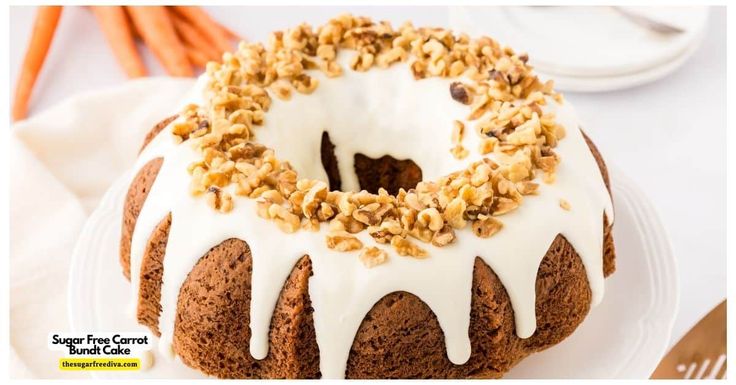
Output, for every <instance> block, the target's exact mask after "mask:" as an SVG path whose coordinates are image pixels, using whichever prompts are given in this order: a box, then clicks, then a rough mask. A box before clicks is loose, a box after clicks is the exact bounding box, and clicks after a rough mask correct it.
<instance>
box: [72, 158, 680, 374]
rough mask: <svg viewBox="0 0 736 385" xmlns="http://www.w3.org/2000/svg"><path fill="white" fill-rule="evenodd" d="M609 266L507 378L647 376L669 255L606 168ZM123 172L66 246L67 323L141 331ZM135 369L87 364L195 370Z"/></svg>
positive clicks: (641, 208) (158, 361)
mask: <svg viewBox="0 0 736 385" xmlns="http://www.w3.org/2000/svg"><path fill="white" fill-rule="evenodd" d="M611 175H612V185H613V196H614V205H615V209H616V222H615V225H614V239H615V242H616V251H617V260H616V265H617V271H616V273H615V274H614V275H613V276H612V277H611V278H609V279H608V280H607V281H606V295H605V298H604V299H603V302H602V303H601V304H600V305H599V306H597V307H596V308H594V309H592V310H591V312H590V314H589V316H588V318H587V319H586V320H585V322H583V324H582V325H581V326H580V327H579V328H578V330H577V331H576V332H575V333H574V334H573V335H572V336H570V337H569V338H568V339H566V340H565V341H563V342H562V343H560V344H558V345H556V346H554V347H552V348H550V349H548V350H546V351H544V352H541V353H538V354H535V355H533V356H531V357H529V358H527V359H526V360H524V361H522V362H521V363H520V364H519V365H518V366H517V367H515V368H514V369H513V370H511V372H509V373H508V375H507V377H509V378H648V377H649V374H650V373H651V372H652V371H653V370H654V368H655V367H656V365H657V363H658V362H659V360H660V358H661V357H662V355H663V354H664V352H665V349H666V347H667V345H668V342H669V337H670V332H671V329H672V323H673V320H674V317H675V312H676V310H677V301H678V297H679V294H678V285H677V272H676V262H675V259H674V257H673V255H672V252H671V250H670V246H669V242H668V240H667V237H666V235H665V232H664V229H663V227H662V225H661V224H660V223H659V220H658V218H657V215H656V213H655V212H654V211H653V208H652V206H651V205H650V204H649V202H648V201H647V199H646V198H645V197H644V196H643V195H642V194H641V193H640V192H639V191H638V190H637V189H636V187H635V186H633V185H632V183H631V182H630V181H629V180H628V179H626V178H625V177H623V176H622V175H621V174H620V173H618V172H616V171H615V170H612V174H611ZM129 180H130V175H126V176H124V177H121V178H120V179H119V180H118V181H117V182H116V183H115V184H114V185H113V186H112V187H111V188H110V189H109V190H108V192H107V193H106V194H105V196H104V197H103V199H102V201H101V203H100V205H99V207H98V208H97V209H96V210H95V211H94V212H93V213H92V215H91V216H90V218H89V220H88V221H87V223H86V225H85V227H84V229H83V231H82V234H81V235H80V237H79V240H78V241H77V245H76V248H75V250H74V254H73V259H72V264H71V268H70V277H69V289H68V290H69V317H70V324H71V327H72V330H73V331H76V332H86V331H145V330H147V329H146V328H145V327H143V326H140V325H138V324H137V323H136V321H135V320H134V319H133V317H131V316H130V315H129V314H128V312H127V307H128V306H127V305H128V302H129V300H130V287H129V283H128V281H126V280H125V278H124V277H123V274H122V272H121V268H120V264H119V262H118V244H119V237H120V225H121V221H122V218H121V212H122V205H123V201H124V198H125V194H126V192H127V186H128V183H129ZM153 352H154V357H155V360H154V361H155V364H154V366H153V367H152V368H151V369H149V370H147V371H141V372H94V375H95V376H97V377H99V378H127V379H132V378H202V377H204V376H203V375H202V374H201V373H199V372H197V371H195V370H193V369H190V368H188V367H186V366H185V365H184V364H182V363H181V362H180V361H178V360H176V361H168V360H166V359H165V358H162V357H161V356H160V355H159V353H158V350H157V349H154V350H153Z"/></svg>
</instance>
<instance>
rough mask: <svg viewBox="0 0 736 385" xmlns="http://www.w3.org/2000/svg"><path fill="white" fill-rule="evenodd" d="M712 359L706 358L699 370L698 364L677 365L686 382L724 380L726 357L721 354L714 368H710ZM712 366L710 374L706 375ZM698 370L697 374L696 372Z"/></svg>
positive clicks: (714, 363)
mask: <svg viewBox="0 0 736 385" xmlns="http://www.w3.org/2000/svg"><path fill="white" fill-rule="evenodd" d="M710 362H711V361H710V359H709V358H706V359H705V360H703V362H701V363H700V367H699V368H698V363H697V362H691V363H690V365H685V364H679V365H677V372H678V373H683V375H682V378H683V379H686V380H691V379H692V380H713V379H722V378H723V377H724V376H725V375H726V371H725V370H723V371H722V370H721V369H724V368H723V365H724V364H725V363H726V355H725V354H721V355H720V356H718V358H716V360H715V362H713V366H710ZM709 366H710V372H709V373H708V374H707V375H706V374H705V372H706V371H707V370H708V367H709ZM696 369H697V372H696V371H695V370H696Z"/></svg>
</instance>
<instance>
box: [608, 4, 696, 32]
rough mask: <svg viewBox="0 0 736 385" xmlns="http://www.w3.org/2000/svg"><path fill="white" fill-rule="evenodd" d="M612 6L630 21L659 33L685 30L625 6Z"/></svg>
mask: <svg viewBox="0 0 736 385" xmlns="http://www.w3.org/2000/svg"><path fill="white" fill-rule="evenodd" d="M611 8H612V9H613V10H615V11H616V12H618V14H619V15H621V16H623V17H625V18H627V19H628V20H629V21H631V22H633V23H635V24H637V25H639V26H641V27H644V28H647V29H649V30H652V31H654V32H657V33H661V34H675V33H683V32H685V31H684V30H683V29H682V28H679V27H676V26H674V25H672V24H665V23H663V22H661V21H657V20H654V19H652V18H650V17H646V16H644V15H640V14H638V13H634V12H631V11H628V10H626V9H625V8H623V7H617V6H612V7H611Z"/></svg>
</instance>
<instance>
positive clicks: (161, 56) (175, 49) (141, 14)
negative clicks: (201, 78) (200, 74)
mask: <svg viewBox="0 0 736 385" xmlns="http://www.w3.org/2000/svg"><path fill="white" fill-rule="evenodd" d="M127 10H128V13H129V14H130V18H131V20H132V21H133V25H134V26H135V28H136V29H137V30H138V32H139V33H140V34H141V37H143V41H144V42H145V43H146V45H147V46H148V47H149V48H150V49H151V50H152V51H153V53H154V54H155V55H156V57H157V58H158V60H159V61H160V62H161V64H162V65H163V66H164V68H165V69H166V72H168V73H169V74H170V75H173V76H194V70H193V69H192V65H191V63H189V58H187V53H186V50H185V48H184V45H183V44H182V42H181V41H180V40H179V37H178V36H176V30H175V29H174V25H173V23H172V21H171V16H170V15H169V13H168V12H167V10H166V8H164V7H160V6H156V7H150V6H137V7H127Z"/></svg>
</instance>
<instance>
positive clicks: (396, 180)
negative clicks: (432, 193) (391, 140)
mask: <svg viewBox="0 0 736 385" xmlns="http://www.w3.org/2000/svg"><path fill="white" fill-rule="evenodd" d="M320 155H321V158H322V167H324V169H325V172H326V173H327V179H328V180H329V184H330V190H341V189H342V182H341V178H340V171H339V169H338V167H337V157H336V156H335V144H333V143H332V141H331V140H330V135H329V134H328V133H327V132H323V133H322V143H321V146H320ZM353 159H354V165H355V174H356V175H357V176H358V183H359V184H360V188H361V189H362V190H367V191H368V192H371V193H377V192H378V189H379V188H381V187H383V188H384V189H386V191H388V192H389V194H392V195H395V194H396V193H398V192H399V189H400V188H403V189H405V190H409V189H411V188H414V187H415V186H416V185H417V183H419V182H420V181H421V180H422V169H420V168H419V166H417V164H416V163H414V161H413V160H411V159H396V158H394V157H392V156H389V155H384V156H382V157H380V158H370V157H368V156H365V155H363V154H360V153H357V154H355V155H353Z"/></svg>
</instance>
